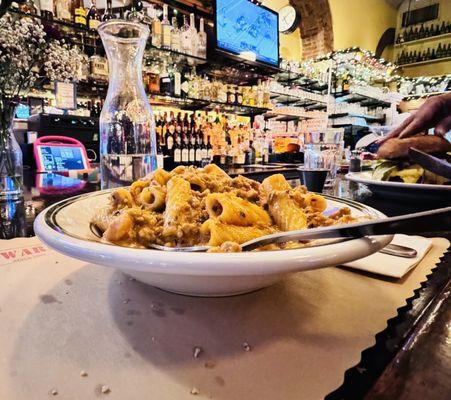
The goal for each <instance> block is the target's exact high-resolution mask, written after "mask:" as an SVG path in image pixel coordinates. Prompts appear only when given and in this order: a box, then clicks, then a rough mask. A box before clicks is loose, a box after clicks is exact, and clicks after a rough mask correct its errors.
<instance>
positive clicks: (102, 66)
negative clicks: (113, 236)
mask: <svg viewBox="0 0 451 400" xmlns="http://www.w3.org/2000/svg"><path fill="white" fill-rule="evenodd" d="M89 65H90V68H91V78H92V79H94V80H96V81H101V82H107V81H108V74H109V72H108V60H107V59H106V57H102V56H99V55H97V54H95V53H94V54H93V55H92V56H91V57H90V58H89Z"/></svg>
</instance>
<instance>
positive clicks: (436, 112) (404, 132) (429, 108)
mask: <svg viewBox="0 0 451 400" xmlns="http://www.w3.org/2000/svg"><path fill="white" fill-rule="evenodd" d="M433 127H435V130H434V133H435V134H436V135H440V136H445V135H446V133H447V132H448V131H449V130H450V129H451V93H447V94H443V95H441V96H435V97H431V98H430V99H428V100H426V101H425V103H424V104H423V105H422V106H421V107H420V108H419V109H418V111H417V112H416V113H415V114H412V115H411V116H410V117H409V118H407V119H406V120H405V121H404V122H403V123H402V124H401V125H400V126H398V127H397V128H396V129H394V130H393V131H391V132H390V133H389V134H388V135H387V136H385V137H384V138H382V139H380V140H379V141H378V143H379V144H382V143H384V142H386V141H387V140H389V139H392V138H395V137H399V138H401V139H402V138H406V137H409V136H414V135H418V134H424V133H427V131H428V130H429V129H431V128H433Z"/></svg>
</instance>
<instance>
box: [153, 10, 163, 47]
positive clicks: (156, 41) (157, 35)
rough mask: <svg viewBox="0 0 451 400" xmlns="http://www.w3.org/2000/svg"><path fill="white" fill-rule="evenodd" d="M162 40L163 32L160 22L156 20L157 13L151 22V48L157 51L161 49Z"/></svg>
mask: <svg viewBox="0 0 451 400" xmlns="http://www.w3.org/2000/svg"><path fill="white" fill-rule="evenodd" d="M162 40H163V32H162V26H161V21H160V19H159V18H158V15H157V13H155V14H154V18H153V20H152V46H154V47H156V48H158V49H159V48H160V47H161V44H162V43H161V42H162Z"/></svg>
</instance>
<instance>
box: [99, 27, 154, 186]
mask: <svg viewBox="0 0 451 400" xmlns="http://www.w3.org/2000/svg"><path fill="white" fill-rule="evenodd" d="M98 32H99V34H100V37H101V38H102V42H103V45H104V48H105V51H106V54H107V57H108V66H109V86H108V93H107V96H106V99H105V104H104V106H103V109H102V112H101V114H100V156H101V174H102V189H108V188H112V187H118V186H125V185H129V184H130V183H131V182H133V181H135V180H137V179H140V178H142V177H144V176H146V175H148V174H149V173H150V172H152V171H154V170H155V169H156V166H157V161H156V160H157V158H156V155H157V149H156V138H155V120H154V115H153V112H152V108H151V106H150V103H149V100H148V98H147V95H146V91H145V90H144V84H143V80H142V62H143V54H144V49H145V46H146V41H147V38H148V37H149V28H148V27H147V26H146V25H143V24H139V23H134V22H129V21H120V20H111V21H108V22H105V23H103V24H102V25H100V26H99V28H98Z"/></svg>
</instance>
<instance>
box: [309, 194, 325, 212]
mask: <svg viewBox="0 0 451 400" xmlns="http://www.w3.org/2000/svg"><path fill="white" fill-rule="evenodd" d="M304 200H305V205H306V206H307V207H311V208H312V210H314V211H317V212H323V211H324V210H325V209H326V208H327V201H326V199H325V198H324V197H323V196H321V195H319V194H315V193H307V194H306V195H305V196H304Z"/></svg>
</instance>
